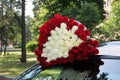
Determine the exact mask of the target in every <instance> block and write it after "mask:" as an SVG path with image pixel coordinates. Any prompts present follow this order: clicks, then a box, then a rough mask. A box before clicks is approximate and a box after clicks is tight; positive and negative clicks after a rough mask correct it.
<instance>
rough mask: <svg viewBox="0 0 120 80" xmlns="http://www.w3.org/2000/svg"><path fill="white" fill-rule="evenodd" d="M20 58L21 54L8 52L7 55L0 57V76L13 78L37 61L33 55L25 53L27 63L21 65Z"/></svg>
mask: <svg viewBox="0 0 120 80" xmlns="http://www.w3.org/2000/svg"><path fill="white" fill-rule="evenodd" d="M20 57H21V52H9V55H5V56H2V55H0V75H4V76H7V77H15V76H17V75H18V74H20V73H22V72H23V71H24V70H25V69H27V68H29V67H30V66H31V65H33V64H35V63H36V61H37V60H36V57H35V55H34V53H27V63H21V62H20V59H19V58H20Z"/></svg>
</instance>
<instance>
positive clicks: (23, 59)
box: [20, 0, 26, 63]
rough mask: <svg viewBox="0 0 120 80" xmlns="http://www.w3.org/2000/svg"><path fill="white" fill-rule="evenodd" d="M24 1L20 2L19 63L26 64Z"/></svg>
mask: <svg viewBox="0 0 120 80" xmlns="http://www.w3.org/2000/svg"><path fill="white" fill-rule="evenodd" d="M25 37H26V34H25V0H22V54H21V59H20V60H21V62H22V63H26V43H25Z"/></svg>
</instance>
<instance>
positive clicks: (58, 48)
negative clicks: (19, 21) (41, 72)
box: [34, 14, 99, 67]
mask: <svg viewBox="0 0 120 80" xmlns="http://www.w3.org/2000/svg"><path fill="white" fill-rule="evenodd" d="M39 30H40V35H39V39H38V48H37V49H35V51H34V53H35V55H36V56H37V60H38V61H39V62H40V64H41V65H42V66H43V67H50V66H54V65H59V64H66V63H73V62H75V61H81V60H86V59H89V57H90V56H92V55H96V54H98V53H99V51H98V49H97V46H98V41H96V40H92V39H91V38H90V31H89V30H87V28H86V27H85V25H84V24H82V23H80V22H78V21H76V20H74V19H70V18H69V17H67V16H62V15H60V14H55V15H54V17H53V18H51V19H49V20H48V21H47V22H45V23H44V24H43V25H42V26H40V29H39Z"/></svg>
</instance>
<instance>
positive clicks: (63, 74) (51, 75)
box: [13, 41, 120, 80]
mask: <svg viewBox="0 0 120 80" xmlns="http://www.w3.org/2000/svg"><path fill="white" fill-rule="evenodd" d="M98 49H99V52H100V53H99V55H95V56H92V57H91V58H90V59H89V60H84V61H79V62H78V61H76V62H75V63H72V64H69V63H68V64H66V65H57V66H54V67H50V68H47V69H44V68H42V66H40V64H39V63H36V64H35V65H33V66H31V67H30V68H28V69H27V70H26V71H24V72H23V73H21V74H20V75H18V76H16V77H15V78H14V79H13V80H120V41H112V42H105V43H102V44H100V46H99V48H98Z"/></svg>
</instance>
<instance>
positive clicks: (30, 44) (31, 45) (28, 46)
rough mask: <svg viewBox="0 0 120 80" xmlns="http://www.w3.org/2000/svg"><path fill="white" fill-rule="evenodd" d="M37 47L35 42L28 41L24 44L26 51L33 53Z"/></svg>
mask: <svg viewBox="0 0 120 80" xmlns="http://www.w3.org/2000/svg"><path fill="white" fill-rule="evenodd" d="M37 46H38V42H37V41H29V42H28V43H27V44H26V49H27V51H30V52H33V51H34V50H35V48H37Z"/></svg>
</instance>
